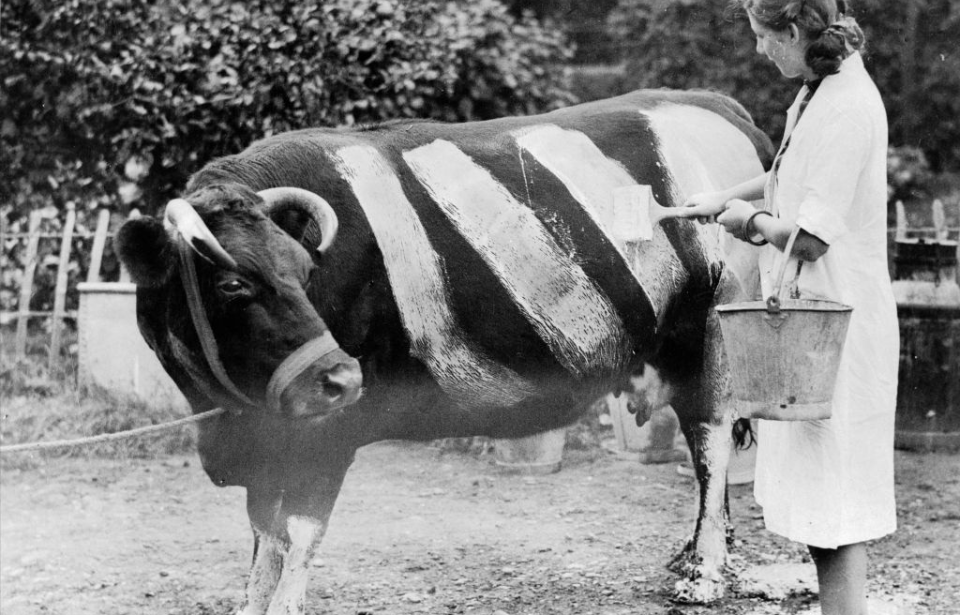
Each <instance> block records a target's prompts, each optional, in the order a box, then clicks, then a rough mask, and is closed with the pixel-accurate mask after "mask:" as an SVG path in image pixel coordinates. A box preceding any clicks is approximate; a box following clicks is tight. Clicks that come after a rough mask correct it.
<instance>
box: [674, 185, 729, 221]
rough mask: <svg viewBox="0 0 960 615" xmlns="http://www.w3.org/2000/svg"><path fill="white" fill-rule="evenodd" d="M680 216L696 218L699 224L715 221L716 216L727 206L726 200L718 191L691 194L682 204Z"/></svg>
mask: <svg viewBox="0 0 960 615" xmlns="http://www.w3.org/2000/svg"><path fill="white" fill-rule="evenodd" d="M683 206H684V207H686V208H687V209H686V210H684V212H683V214H682V217H684V218H696V219H697V222H699V223H700V224H707V223H708V222H716V221H717V216H718V215H719V214H721V213H723V211H724V210H725V209H726V208H727V200H726V199H725V198H724V196H723V194H722V193H720V192H698V193H697V194H693V195H691V196H690V198H688V199H687V200H686V202H685V203H684V204H683Z"/></svg>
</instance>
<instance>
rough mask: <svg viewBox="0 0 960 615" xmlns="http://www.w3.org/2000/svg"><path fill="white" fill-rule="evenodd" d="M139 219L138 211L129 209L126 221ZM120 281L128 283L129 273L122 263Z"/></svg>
mask: <svg viewBox="0 0 960 615" xmlns="http://www.w3.org/2000/svg"><path fill="white" fill-rule="evenodd" d="M139 217H140V210H139V209H131V210H130V215H128V216H127V220H136V219H137V218H139ZM120 281H121V282H130V272H129V271H127V268H126V267H124V266H123V263H121V264H120Z"/></svg>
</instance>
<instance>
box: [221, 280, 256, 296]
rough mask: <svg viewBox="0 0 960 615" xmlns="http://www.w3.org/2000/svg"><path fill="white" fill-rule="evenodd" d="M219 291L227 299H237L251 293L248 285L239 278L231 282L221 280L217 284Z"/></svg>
mask: <svg viewBox="0 0 960 615" xmlns="http://www.w3.org/2000/svg"><path fill="white" fill-rule="evenodd" d="M217 290H219V291H220V292H221V293H223V294H224V295H226V296H227V297H237V296H240V295H245V294H247V292H248V291H249V288H248V287H247V285H246V284H245V283H244V282H243V280H239V279H237V278H231V279H229V280H221V281H220V282H218V283H217Z"/></svg>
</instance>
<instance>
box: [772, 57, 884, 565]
mask: <svg viewBox="0 0 960 615" xmlns="http://www.w3.org/2000/svg"><path fill="white" fill-rule="evenodd" d="M805 90H806V86H804V89H802V90H801V91H800V94H799V95H798V97H797V100H796V101H795V102H794V104H793V106H792V107H791V109H790V111H789V112H788V116H787V129H786V132H785V134H784V139H786V137H787V136H790V144H789V147H788V148H787V149H786V151H785V152H784V154H783V157H782V162H781V165H780V169H779V172H778V173H777V177H776V180H775V181H773V182H770V183H769V184H768V186H767V195H766V196H767V199H766V206H767V208H768V209H770V210H771V211H772V212H774V213H775V215H778V216H779V217H781V218H783V219H786V220H793V221H795V222H796V223H797V224H798V225H799V226H800V227H801V228H803V229H804V230H806V231H807V232H809V233H811V234H813V235H815V236H816V237H818V238H819V239H821V240H823V241H824V242H825V243H827V244H828V245H829V249H828V250H827V252H826V254H824V255H823V256H822V257H821V258H820V259H818V260H817V261H815V262H806V263H803V264H802V266H801V267H800V274H799V277H797V276H796V272H797V263H796V262H795V259H791V261H792V262H789V263H788V266H787V274H786V281H785V285H787V288H789V289H791V290H792V291H793V292H794V293H796V292H799V297H800V298H803V299H826V300H831V301H838V302H840V303H845V304H847V305H850V306H853V314H852V316H851V321H850V328H849V330H848V333H847V338H846V343H845V348H844V353H843V357H842V359H841V364H840V368H839V372H838V375H837V384H836V388H835V390H834V395H833V408H832V412H833V414H832V417H831V418H830V419H825V420H820V421H798V422H781V421H760V425H759V442H760V446H759V450H758V453H757V473H756V480H755V486H754V490H755V496H756V498H757V501H758V502H759V503H760V504H761V506H763V514H764V521H765V524H766V526H767V528H768V529H769V530H770V531H772V532H774V533H777V534H780V535H782V536H785V537H787V538H789V539H791V540H795V541H797V542H801V543H804V544H807V545H812V546H816V547H821V548H836V547H838V546H841V545H846V544H853V543H857V542H863V541H866V540H871V539H875V538H879V537H881V536H884V535H886V534H889V533H891V532H893V531H894V530H895V529H896V506H895V502H894V476H893V471H894V469H893V437H894V413H895V409H896V394H897V368H898V359H899V342H900V340H899V331H898V326H897V313H896V304H895V302H894V297H893V291H892V288H891V283H890V275H889V272H888V269H887V208H886V198H887V186H886V155H887V118H886V112H885V110H884V107H883V103H882V101H881V99H880V94H879V92H878V91H877V88H876V86H875V85H874V83H873V81H872V80H871V79H870V77H869V75H868V74H867V72H866V70H865V69H864V66H863V61H862V59H861V57H860V55H859V54H858V53H854V54H853V55H851V56H850V57H848V58H847V59H846V60H844V62H843V64H842V65H841V68H840V72H839V73H837V74H835V75H829V76H827V77H825V78H824V80H823V82H822V83H821V85H820V87H819V89H818V90H817V91H816V93H815V94H814V95H813V97H812V98H811V99H810V102H809V104H808V106H807V108H806V110H805V111H804V113H803V115H802V116H801V119H800V121H799V122H797V121H796V115H797V109H798V107H799V103H800V101H801V100H802V98H803V95H804V94H805V93H806V92H805ZM794 124H796V126H794ZM771 184H772V185H771ZM782 257H783V255H782V253H781V252H779V251H778V250H777V249H776V248H774V247H772V246H765V247H764V248H763V249H762V252H761V256H760V276H761V280H760V281H761V289H762V292H763V296H764V297H767V296H769V295H770V292H771V287H772V285H773V281H774V279H775V277H776V274H777V273H778V272H779V267H780V264H781V262H782V261H781V259H782Z"/></svg>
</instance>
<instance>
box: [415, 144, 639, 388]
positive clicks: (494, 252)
mask: <svg viewBox="0 0 960 615" xmlns="http://www.w3.org/2000/svg"><path fill="white" fill-rule="evenodd" d="M403 157H404V160H405V161H406V162H407V164H408V165H409V166H410V169H411V170H412V171H413V172H414V174H415V175H416V176H417V179H418V180H420V182H421V183H422V184H423V185H424V187H425V188H426V189H427V191H428V192H429V193H430V195H431V196H432V197H433V199H434V201H435V202H436V203H437V205H438V206H439V207H440V209H441V210H442V211H443V212H444V213H445V214H446V215H447V216H448V217H449V218H450V220H451V222H452V223H453V224H454V226H455V227H456V228H457V229H458V231H459V232H460V233H461V234H462V235H463V237H464V238H465V239H466V240H467V241H468V242H470V244H471V245H472V246H473V247H474V248H475V249H476V250H477V252H478V254H480V256H481V257H482V258H483V260H484V262H486V263H487V265H488V266H489V267H490V268H491V270H492V271H493V272H494V273H495V274H496V276H497V277H498V279H499V280H500V282H501V284H503V287H504V288H505V289H506V290H507V292H508V293H509V294H510V296H511V298H512V299H513V301H514V302H515V303H516V305H517V307H518V308H519V309H520V311H521V312H522V313H523V314H524V316H526V318H527V320H528V321H529V322H530V323H531V325H532V326H533V327H534V329H535V330H536V331H537V333H538V334H539V335H540V337H541V338H542V339H543V340H544V342H546V344H547V345H548V346H549V347H550V350H551V351H552V352H553V354H554V356H555V357H556V358H557V360H558V361H560V363H561V364H562V365H564V367H566V368H567V369H568V370H569V371H570V372H572V373H574V374H577V375H588V374H597V373H601V372H609V371H610V370H619V369H622V368H623V367H625V366H626V365H627V362H628V361H629V358H630V349H629V338H628V335H627V333H626V331H625V329H624V327H623V323H622V322H621V320H620V317H619V316H618V315H617V313H616V310H615V309H614V308H613V306H612V305H611V303H610V301H609V299H608V298H607V297H606V296H605V295H604V294H603V292H602V291H600V290H599V289H598V288H597V287H596V286H595V285H594V284H593V282H592V281H591V280H590V278H589V277H588V276H587V275H586V273H584V271H583V270H582V269H581V268H580V266H579V265H577V264H576V262H574V260H573V259H572V258H571V257H570V255H568V254H567V253H565V252H564V251H563V250H562V249H561V248H560V246H558V245H557V242H556V241H555V240H554V239H553V237H552V236H551V235H550V233H548V232H547V230H546V229H545V228H544V226H543V224H541V223H540V220H539V219H537V217H536V215H535V214H534V212H533V211H531V210H530V209H529V208H528V207H526V206H525V205H524V204H523V203H521V202H520V201H518V200H517V199H516V198H515V197H514V196H513V195H512V194H511V193H510V191H509V190H507V189H506V188H505V187H504V186H503V185H502V184H501V183H500V182H499V181H498V180H497V179H496V178H495V177H493V175H491V173H490V172H489V171H488V170H487V169H485V168H483V167H482V166H480V165H479V164H477V163H476V162H475V161H474V160H473V159H472V158H470V157H469V156H468V155H467V154H465V153H464V152H463V151H461V150H460V149H459V148H458V147H457V146H456V145H454V144H453V143H451V142H449V141H444V140H442V139H438V140H436V141H433V142H432V143H429V144H427V145H423V146H421V147H418V148H416V149H413V150H410V151H407V152H404V155H403Z"/></svg>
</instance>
